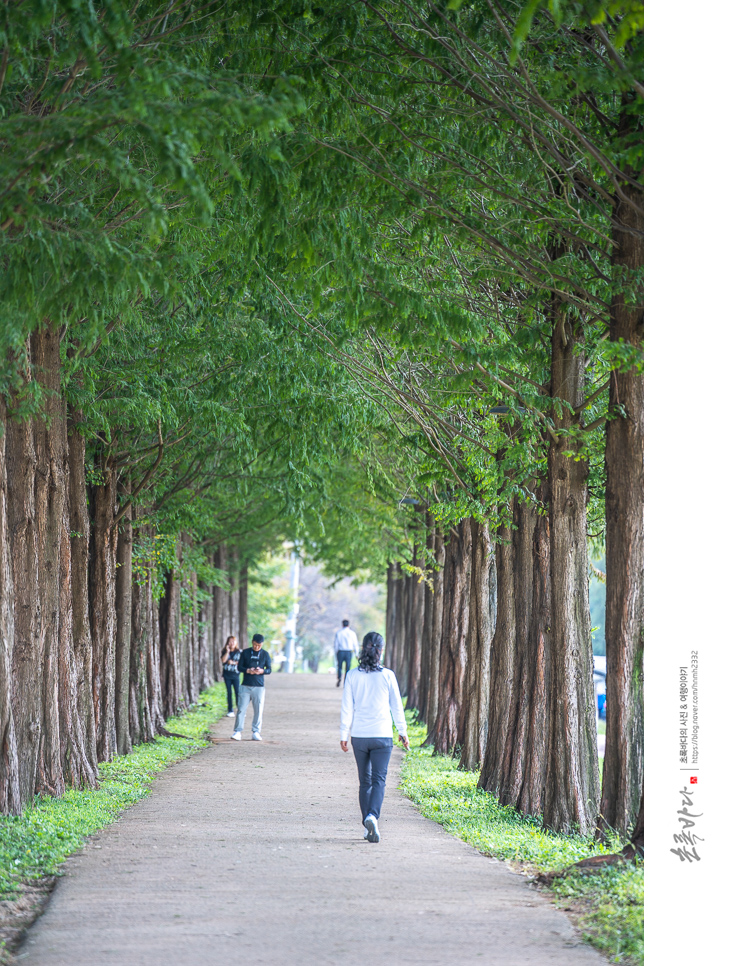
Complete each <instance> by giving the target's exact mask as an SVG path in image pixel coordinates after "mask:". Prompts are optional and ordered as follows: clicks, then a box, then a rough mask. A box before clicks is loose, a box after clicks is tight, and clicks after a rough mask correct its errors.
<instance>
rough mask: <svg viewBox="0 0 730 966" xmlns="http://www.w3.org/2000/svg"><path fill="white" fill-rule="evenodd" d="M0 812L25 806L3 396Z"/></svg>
mask: <svg viewBox="0 0 730 966" xmlns="http://www.w3.org/2000/svg"><path fill="white" fill-rule="evenodd" d="M0 431H2V436H0V814H2V815H9V814H10V815H18V814H20V811H21V808H22V802H21V798H20V778H19V771H18V748H17V744H16V740H15V721H14V718H13V703H12V677H11V675H12V664H13V641H14V637H15V619H14V596H15V594H14V590H13V571H12V555H11V549H10V526H9V519H8V487H7V472H6V459H5V444H6V440H7V421H6V411H5V404H4V402H3V401H2V399H0Z"/></svg>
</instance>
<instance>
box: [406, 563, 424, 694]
mask: <svg viewBox="0 0 730 966" xmlns="http://www.w3.org/2000/svg"><path fill="white" fill-rule="evenodd" d="M416 552H417V551H416V549H415V547H414V549H413V565H414V567H419V568H420V569H421V570H423V568H424V566H425V561H424V560H422V559H421V558H420V557H416ZM425 605H426V584H425V583H424V581H423V580H422V579H421V578H420V577H418V576H417V575H416V574H413V575H412V577H411V608H410V628H409V634H408V638H409V642H410V647H409V652H410V653H409V661H408V685H407V691H408V700H407V701H406V707H407V708H414V709H418V711H419V712H420V711H421V710H422V708H419V705H418V692H419V681H420V677H421V648H422V641H423V620H424V610H425Z"/></svg>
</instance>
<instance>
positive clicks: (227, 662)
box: [221, 634, 241, 718]
mask: <svg viewBox="0 0 730 966" xmlns="http://www.w3.org/2000/svg"><path fill="white" fill-rule="evenodd" d="M240 656H241V652H240V651H239V649H238V641H237V640H236V638H235V637H234V636H233V635H232V634H231V635H230V636H229V638H228V640H227V641H226V646H225V647H224V648H223V650H222V651H221V661H222V662H223V680H224V681H225V682H226V698H227V699H228V717H229V718H232V717H233V716H234V714H235V713H236V712H235V711H234V710H233V702H234V698H235V703H236V708H238V689H239V687H240V686H241V675H240V674H239V673H238V659H239V658H240Z"/></svg>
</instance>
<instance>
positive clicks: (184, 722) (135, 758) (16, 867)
mask: <svg viewBox="0 0 730 966" xmlns="http://www.w3.org/2000/svg"><path fill="white" fill-rule="evenodd" d="M225 711H226V696H225V685H224V684H222V683H219V684H215V685H213V687H211V688H209V689H208V690H207V691H205V692H203V694H201V696H200V701H199V703H198V704H197V705H196V706H195V707H194V708H192V709H191V710H190V711H187V712H185V714H182V715H181V716H180V717H178V718H172V719H170V721H168V728H169V729H170V730H172V731H175V732H177V733H179V734H182V735H185V736H186V737H184V738H162V737H160V738H156V739H155V740H154V741H151V742H149V743H148V744H144V745H138V746H137V747H136V748H135V749H134V750H133V751H132V753H131V754H129V755H123V756H121V757H119V758H115V759H114V761H111V762H105V763H103V764H102V765H100V766H99V779H100V780H99V787H98V788H93V789H80V790H76V789H70V790H69V791H67V792H66V794H65V795H63V796H62V797H61V798H51V797H45V798H37V799H36V801H35V802H34V803H33V805H30V806H28V808H26V809H25V811H24V812H23V814H22V815H19V816H4V817H2V818H0V900H2V899H8V898H12V897H13V896H14V895H16V894H17V893H18V891H19V889H20V888H21V886H22V885H23V883H27V882H30V881H32V880H35V879H42V878H45V877H47V876H50V875H56V874H57V873H58V870H59V867H60V865H61V863H62V862H63V861H64V859H66V858H68V856H69V855H71V854H72V853H73V852H76V851H77V850H78V849H79V848H80V846H81V845H82V844H83V843H84V841H85V839H86V838H87V837H88V836H89V835H91V834H92V833H94V832H98V831H99V830H100V829H102V828H104V827H105V826H107V825H110V824H111V823H112V822H113V821H114V820H115V819H116V817H117V816H118V815H119V813H120V812H122V811H123V810H124V809H125V808H129V806H130V805H134V803H135V802H138V801H139V800H140V799H141V798H144V797H145V795H147V794H149V790H150V784H151V782H152V781H153V779H154V778H155V776H156V774H157V773H158V772H160V771H162V770H163V769H164V768H167V766H168V765H171V764H172V763H173V762H175V761H179V760H180V759H181V758H187V757H188V756H190V755H191V754H193V753H194V752H195V751H198V750H199V749H200V748H204V747H205V746H206V745H207V744H208V729H209V728H210V726H211V724H212V723H213V722H214V721H217V720H218V719H219V718H220V717H221V716H222V715H223V714H225Z"/></svg>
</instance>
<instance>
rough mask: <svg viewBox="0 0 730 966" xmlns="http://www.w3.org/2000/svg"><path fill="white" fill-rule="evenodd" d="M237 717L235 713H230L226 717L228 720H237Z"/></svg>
mask: <svg viewBox="0 0 730 966" xmlns="http://www.w3.org/2000/svg"><path fill="white" fill-rule="evenodd" d="M235 717H236V712H235V711H229V712H228V714H227V715H226V718H235Z"/></svg>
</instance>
